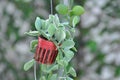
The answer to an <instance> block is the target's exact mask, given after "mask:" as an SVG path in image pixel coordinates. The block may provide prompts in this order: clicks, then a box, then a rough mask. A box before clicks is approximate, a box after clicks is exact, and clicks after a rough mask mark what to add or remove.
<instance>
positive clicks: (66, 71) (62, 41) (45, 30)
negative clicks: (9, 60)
mask: <svg viewBox="0 0 120 80" xmlns="http://www.w3.org/2000/svg"><path fill="white" fill-rule="evenodd" d="M56 11H57V12H58V13H59V14H61V15H66V16H67V18H65V21H64V22H62V21H60V20H59V17H58V15H57V14H56V15H49V18H48V19H47V20H43V19H40V18H39V17H37V18H36V21H35V28H36V30H37V31H29V32H26V34H28V35H30V36H42V37H44V38H46V39H47V40H50V41H52V42H53V43H54V44H55V45H56V46H57V49H58V56H57V58H56V62H55V63H54V64H52V65H43V64H41V65H40V66H41V71H42V72H43V73H46V74H47V76H44V75H42V76H41V79H40V80H57V79H58V78H65V79H67V80H73V79H72V78H70V77H69V76H70V75H71V76H73V77H76V72H75V70H74V68H73V67H72V66H71V65H70V64H69V62H70V60H71V59H72V58H73V56H74V51H77V50H76V48H75V47H74V45H75V42H74V41H73V38H74V37H73V36H74V33H75V26H76V24H77V23H78V22H79V21H80V19H79V16H80V15H81V14H83V13H84V9H83V8H82V7H81V6H74V7H73V8H72V10H70V9H69V7H68V6H66V5H64V4H59V5H57V6H56ZM37 43H38V41H37V40H33V41H31V51H33V52H34V51H35V48H36V45H37ZM34 61H35V60H34V59H32V60H30V61H29V62H27V63H26V64H25V65H24V70H26V71H27V70H28V69H30V68H31V67H32V66H33V64H34ZM56 70H57V71H58V72H56V73H54V74H53V72H54V71H56ZM61 70H62V71H63V72H61V73H60V74H59V71H61ZM61 74H62V75H61Z"/></svg>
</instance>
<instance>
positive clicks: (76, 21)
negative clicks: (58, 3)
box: [72, 16, 80, 27]
mask: <svg viewBox="0 0 120 80" xmlns="http://www.w3.org/2000/svg"><path fill="white" fill-rule="evenodd" d="M79 21H80V17H78V16H75V17H74V18H73V21H72V25H73V27H75V26H76V24H78V23H79Z"/></svg>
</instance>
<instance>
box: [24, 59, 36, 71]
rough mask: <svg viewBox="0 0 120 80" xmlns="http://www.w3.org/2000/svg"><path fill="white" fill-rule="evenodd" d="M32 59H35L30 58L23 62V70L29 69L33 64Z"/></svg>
mask: <svg viewBox="0 0 120 80" xmlns="http://www.w3.org/2000/svg"><path fill="white" fill-rule="evenodd" d="M34 61H35V60H34V59H32V60H30V61H28V62H27V63H25V65H24V70H25V71H27V70H29V69H30V68H31V67H32V66H33V64H34Z"/></svg>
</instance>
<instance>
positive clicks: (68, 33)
mask: <svg viewBox="0 0 120 80" xmlns="http://www.w3.org/2000/svg"><path fill="white" fill-rule="evenodd" d="M70 38H71V34H70V32H69V31H68V30H67V31H66V39H70Z"/></svg>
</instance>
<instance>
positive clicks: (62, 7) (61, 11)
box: [56, 4, 68, 15]
mask: <svg viewBox="0 0 120 80" xmlns="http://www.w3.org/2000/svg"><path fill="white" fill-rule="evenodd" d="M56 11H57V12H58V13H59V14H63V15H65V14H67V13H68V7H67V6H66V5H64V4H59V5H57V6H56Z"/></svg>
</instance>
